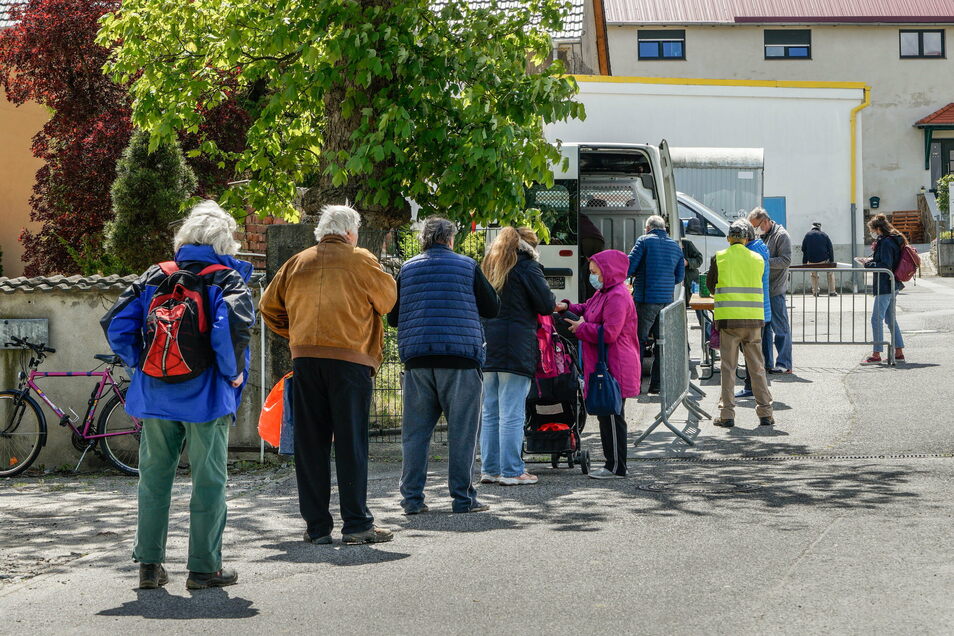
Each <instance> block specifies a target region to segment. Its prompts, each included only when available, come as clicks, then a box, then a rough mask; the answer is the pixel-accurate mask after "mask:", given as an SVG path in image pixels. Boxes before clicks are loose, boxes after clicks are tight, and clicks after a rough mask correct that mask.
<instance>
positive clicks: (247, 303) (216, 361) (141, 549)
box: [101, 201, 255, 589]
mask: <svg viewBox="0 0 954 636" xmlns="http://www.w3.org/2000/svg"><path fill="white" fill-rule="evenodd" d="M235 230H236V223H235V220H234V219H233V218H232V217H231V216H229V215H228V214H227V213H226V212H225V211H224V210H222V208H220V207H219V206H218V205H217V204H216V203H215V202H213V201H203V202H202V203H199V204H198V205H196V206H195V207H194V208H193V209H192V211H191V212H190V213H189V216H188V218H186V220H185V222H184V223H183V224H182V227H181V228H180V229H179V231H178V232H177V233H176V237H175V250H176V253H175V266H177V267H178V268H179V269H186V270H189V271H192V272H193V273H199V272H202V271H203V270H207V271H208V273H205V274H202V275H201V278H202V282H203V287H204V291H205V298H204V299H202V300H203V301H204V303H203V304H204V309H205V313H206V315H205V316H201V317H199V319H198V320H199V322H206V321H207V327H206V330H205V331H204V332H202V331H201V330H200V333H204V334H207V337H208V338H209V344H210V345H211V354H210V355H209V357H210V358H211V359H210V360H207V363H208V365H209V366H208V367H207V368H206V369H205V370H204V371H201V372H198V368H197V369H196V373H198V375H195V377H191V379H186V380H184V381H180V382H170V381H169V380H168V379H163V378H160V377H154V376H156V373H155V372H154V371H153V370H152V369H151V368H150V367H149V366H145V367H144V364H146V365H148V364H149V363H150V361H151V358H150V359H149V360H144V358H148V357H149V356H147V355H146V350H147V345H146V342H145V338H146V334H147V329H148V325H147V316H148V315H149V313H150V304H151V303H152V300H153V296H154V295H155V293H156V290H157V288H158V287H159V285H160V284H161V283H162V282H163V281H164V280H165V279H166V278H167V276H168V274H167V273H166V272H168V271H170V270H172V269H174V267H173V266H171V264H169V263H164V264H163V266H160V265H153V266H152V267H150V268H149V269H148V270H146V272H145V273H144V274H143V275H142V276H140V277H139V278H138V279H137V280H136V281H135V282H134V283H133V284H132V285H131V286H130V287H129V288H128V289H127V290H126V291H125V292H123V294H122V295H121V296H120V297H119V299H118V300H117V301H116V304H115V305H113V307H112V309H110V310H109V313H107V314H106V316H104V317H103V319H102V321H101V324H102V326H103V330H104V331H105V332H106V339H107V341H108V342H109V346H110V347H111V348H112V350H113V352H114V353H116V355H118V356H119V357H120V358H122V360H123V362H124V363H125V364H126V366H128V367H131V368H135V369H136V373H135V374H134V375H133V378H132V384H131V385H130V386H129V390H128V392H127V394H126V412H127V413H129V415H131V416H133V417H136V418H139V419H140V420H141V421H142V436H141V438H140V442H139V523H138V527H137V530H136V543H135V547H134V548H133V560H134V561H137V562H138V563H139V587H140V588H143V589H154V588H157V587H161V586H163V585H165V584H166V582H168V575H167V574H166V571H165V568H163V566H162V563H163V561H165V548H166V533H167V529H168V526H169V502H170V499H171V496H172V483H173V480H174V479H175V476H176V468H177V466H178V464H179V455H180V453H181V452H182V448H183V443H185V444H186V445H187V446H188V449H189V464H190V467H191V473H192V500H191V502H190V505H189V509H190V512H191V514H190V521H189V561H188V567H189V577H188V579H187V580H186V588H188V589H201V588H207V587H222V586H224V585H231V584H233V583H235V582H236V581H237V580H238V575H237V574H236V572H235V570H233V569H230V568H222V531H223V530H224V529H225V517H226V505H225V487H226V486H225V485H226V479H227V477H228V473H227V470H226V467H227V464H226V461H227V450H228V437H229V426H230V425H231V424H232V422H233V420H234V418H235V412H236V410H238V406H239V403H240V401H241V397H242V389H243V388H244V386H245V381H246V379H247V377H248V366H249V350H248V342H249V337H250V329H251V327H252V325H253V324H254V322H255V308H254V304H253V302H252V294H251V292H250V291H249V288H248V284H247V283H248V280H249V278H250V277H251V274H252V265H251V263H247V262H245V261H239V260H236V259H235V258H234V255H235V254H236V253H237V251H238V248H239V244H238V243H236V242H235V240H234V238H233V237H232V235H233V233H234V232H235ZM209 266H218V267H211V268H210V267H209ZM164 269H165V271H164ZM212 270H214V271H212ZM162 364H163V369H164V370H165V368H166V367H165V364H166V362H165V358H163V362H162ZM143 368H145V369H146V371H143ZM199 368H201V367H199ZM190 375H194V374H190Z"/></svg>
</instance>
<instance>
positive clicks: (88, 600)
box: [0, 279, 954, 634]
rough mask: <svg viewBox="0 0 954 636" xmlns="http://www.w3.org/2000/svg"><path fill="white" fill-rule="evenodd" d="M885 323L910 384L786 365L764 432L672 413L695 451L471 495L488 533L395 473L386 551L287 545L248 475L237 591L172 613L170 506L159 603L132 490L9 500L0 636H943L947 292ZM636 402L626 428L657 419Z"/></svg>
mask: <svg viewBox="0 0 954 636" xmlns="http://www.w3.org/2000/svg"><path fill="white" fill-rule="evenodd" d="M900 307H901V311H900V313H899V322H900V323H901V325H902V327H903V328H904V330H905V332H906V333H905V338H906V339H907V340H908V342H907V345H908V346H907V349H906V354H907V357H908V359H909V360H910V362H909V363H907V364H906V365H905V366H903V367H898V368H896V369H888V368H863V367H859V366H858V364H857V362H858V361H859V360H860V359H861V358H862V357H863V356H864V354H865V350H864V348H863V347H843V346H837V347H836V346H832V347H818V346H811V347H809V346H801V347H797V348H796V350H795V358H796V366H797V375H796V376H794V377H788V378H784V379H779V380H775V381H774V382H773V385H772V389H773V393H774V395H775V398H776V400H777V402H776V404H777V406H778V412H777V419H778V426H777V427H776V428H775V429H774V430H769V431H765V430H760V429H758V427H756V426H755V424H756V418H755V415H754V412H752V411H751V409H748V410H745V409H742V410H740V412H739V416H738V421H739V424H740V426H739V427H737V428H736V429H734V430H730V431H723V430H720V429H715V428H714V427H712V425H711V423H709V422H706V421H703V422H702V423H696V422H687V421H686V420H685V416H684V415H679V416H678V417H682V418H683V419H682V421H681V422H679V425H680V426H681V427H684V428H685V429H686V430H687V432H689V433H690V434H691V435H693V436H694V438H695V440H696V445H695V446H694V447H691V448H687V447H686V446H685V445H684V444H682V443H681V442H680V443H676V442H673V437H672V436H671V435H669V434H668V433H664V432H658V433H656V434H654V435H653V436H652V437H651V438H650V439H649V440H648V441H647V443H646V444H645V446H641V447H640V449H639V450H638V451H637V452H636V459H635V460H634V461H633V462H632V464H631V477H630V478H629V479H627V480H625V481H616V482H595V481H593V480H588V479H585V478H583V477H582V476H581V475H580V473H579V472H578V471H576V470H572V471H571V470H567V469H561V470H553V469H551V468H549V467H546V466H543V467H540V469H539V470H538V471H537V472H538V473H539V474H540V476H541V484H540V485H538V486H535V487H526V488H519V489H504V488H500V487H490V488H483V489H482V490H481V493H482V495H481V496H482V498H483V499H484V500H485V501H486V502H487V503H490V504H491V505H492V506H493V510H492V511H491V512H490V513H484V514H474V515H453V514H451V513H450V506H449V501H448V500H447V499H446V497H445V495H444V486H443V485H442V483H441V481H440V473H441V472H442V471H443V469H444V466H442V465H441V464H439V463H437V464H435V465H434V466H433V468H434V470H435V471H436V473H435V476H434V479H433V480H432V484H433V485H432V487H431V488H430V489H429V497H430V503H431V507H432V512H431V513H429V514H426V515H421V516H419V517H411V518H406V517H404V516H403V515H401V514H400V508H399V507H398V505H397V494H396V482H397V471H398V466H397V465H396V464H395V463H389V462H379V463H376V464H375V465H374V468H373V472H374V479H373V481H372V482H371V495H372V501H371V507H372V510H373V511H374V512H375V514H376V515H377V516H378V519H379V521H380V522H381V523H384V524H387V525H389V526H391V527H394V528H396V529H398V530H399V533H398V534H397V537H396V539H395V541H394V542H393V543H390V544H385V545H382V546H379V547H352V548H346V547H342V546H340V545H337V544H336V545H335V546H332V547H320V546H309V545H305V544H303V543H302V542H300V540H299V537H300V533H301V530H302V527H301V523H300V520H299V519H298V517H297V514H296V499H295V489H294V477H293V475H292V474H291V473H290V472H289V469H288V467H279V468H272V469H269V470H265V471H261V472H253V473H243V474H242V475H239V476H237V477H236V478H235V479H234V480H233V484H232V498H231V501H230V521H229V526H228V528H227V531H226V547H225V556H226V559H227V560H228V561H229V562H230V563H231V564H233V565H235V566H236V567H237V568H238V569H239V571H240V574H241V583H240V584H239V585H237V586H234V587H230V588H225V589H222V590H210V591H202V592H196V593H192V594H189V593H186V592H185V589H184V572H183V561H184V558H183V552H184V550H185V542H186V535H185V529H186V526H185V519H186V514H187V511H186V508H187V506H186V505H185V503H184V499H183V498H182V497H180V498H179V499H178V503H179V506H178V509H177V512H176V517H175V519H174V521H173V523H172V527H173V532H172V536H171V537H170V562H169V569H170V574H171V576H172V581H171V582H170V584H169V586H168V587H167V588H166V589H165V590H161V591H149V592H137V591H136V590H134V589H133V586H134V584H135V580H134V579H135V572H136V571H135V566H134V564H132V563H131V562H130V561H129V552H130V543H131V534H132V530H131V528H132V527H133V523H134V519H135V497H134V491H133V489H132V484H131V482H130V481H129V480H125V479H122V478H119V477H111V478H105V479H104V478H99V479H97V478H94V477H90V476H84V477H83V478H82V479H81V480H80V481H79V482H76V481H75V480H71V479H68V478H63V477H53V478H50V477H47V478H43V479H19V480H13V481H11V482H10V483H5V484H3V487H2V490H0V515H2V516H0V519H2V521H0V528H2V534H0V617H2V618H0V633H13V632H16V633H24V632H26V631H30V632H34V633H62V632H66V631H68V632H71V633H102V632H103V631H106V630H110V631H115V632H119V631H127V632H136V633H138V632H144V631H146V630H149V631H161V632H164V633H165V632H168V633H194V632H196V631H207V632H209V633H219V632H224V631H226V630H229V631H233V630H235V629H236V628H238V629H242V630H243V631H254V630H258V631H262V632H264V631H265V630H268V631H269V632H279V633H284V632H300V631H302V630H309V631H315V630H317V629H322V631H325V630H327V631H330V632H331V633H339V634H361V633H370V632H390V633H428V634H429V633H437V634H470V633H493V632H505V631H506V632H511V633H543V632H556V631H564V632H569V633H596V632H603V633H607V632H624V633H646V634H656V633H660V634H662V633H680V634H681V633H699V632H701V633H716V634H723V633H724V634H739V633H745V634H762V633H791V634H804V633H852V634H855V633H857V634H862V633H864V634H867V633H872V632H876V633H905V634H909V633H951V632H952V631H954V603H952V602H951V598H952V593H954V548H952V547H951V546H952V545H954V523H952V521H954V518H952V517H954V497H952V495H951V488H950V484H951V483H952V481H954V429H952V427H951V425H950V422H951V408H950V407H949V406H948V403H947V400H948V399H950V396H951V395H952V393H951V390H950V388H949V386H948V385H949V382H950V377H951V376H950V373H949V371H948V370H949V369H950V368H952V364H954V359H952V358H954V335H952V333H951V324H952V321H951V318H952V316H954V281H947V280H942V279H931V280H924V281H920V282H919V284H918V286H917V287H916V288H911V289H910V290H908V291H906V292H905V293H904V294H903V296H902V299H901V302H900ZM717 379H718V376H716V379H715V380H713V381H711V382H709V383H705V384H704V388H705V389H706V390H707V391H708V392H709V395H708V396H707V397H706V398H705V399H704V400H703V401H702V404H703V407H704V408H706V409H707V410H709V411H710V412H714V410H715V408H714V407H715V396H716V393H717V390H716V386H715V385H714V382H715V381H717ZM640 402H641V403H640V404H639V405H638V406H636V407H635V408H634V409H633V411H632V416H631V418H630V419H631V421H632V422H633V424H632V425H631V428H634V429H637V428H641V427H642V426H645V425H646V423H647V422H648V421H651V419H652V418H651V414H652V413H653V410H654V408H655V404H654V403H653V402H652V401H651V400H650V399H648V398H642V399H641V400H640ZM594 428H595V427H594V426H591V427H590V431H589V433H590V434H589V435H588V440H587V442H588V444H589V447H590V448H591V449H592V450H593V451H594V454H599V453H598V448H599V444H598V440H597V439H596V438H595V437H593V430H592V429H594ZM633 436H635V432H634V433H633ZM434 454H435V455H442V454H444V451H443V450H442V449H440V448H436V449H435V451H434ZM383 455H386V453H383ZM178 488H179V492H181V493H185V492H186V485H185V484H184V483H183V484H181V485H180V486H179V487H178ZM222 619H227V620H222Z"/></svg>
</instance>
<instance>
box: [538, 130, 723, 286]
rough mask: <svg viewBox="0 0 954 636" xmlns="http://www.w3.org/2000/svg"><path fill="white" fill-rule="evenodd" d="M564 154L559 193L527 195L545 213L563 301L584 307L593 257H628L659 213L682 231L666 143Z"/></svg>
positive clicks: (570, 149) (566, 147) (590, 147)
mask: <svg viewBox="0 0 954 636" xmlns="http://www.w3.org/2000/svg"><path fill="white" fill-rule="evenodd" d="M561 152H562V154H563V157H564V158H565V159H566V162H567V165H566V166H565V167H564V166H555V167H554V171H553V177H554V183H553V186H552V187H549V188H548V187H545V186H543V185H539V184H538V185H534V186H531V187H530V188H528V189H527V207H529V208H538V209H540V210H541V211H542V213H543V216H544V220H545V222H546V223H547V225H548V226H549V228H550V244H549V245H541V246H540V247H539V248H538V249H539V252H540V261H541V263H542V264H543V268H544V275H545V276H546V277H547V282H548V283H549V284H550V288H551V289H552V290H553V291H554V294H556V296H557V298H568V299H569V300H571V301H572V302H580V301H581V300H584V299H586V298H589V297H590V296H591V295H592V294H593V289H592V288H591V287H589V281H588V276H587V275H586V274H587V259H588V258H589V257H590V256H592V255H593V254H594V253H596V252H598V251H601V250H604V249H616V250H620V251H621V252H625V253H627V254H628V253H629V251H630V250H631V249H632V247H633V243H635V242H636V239H637V238H639V236H641V235H642V234H643V229H644V227H645V225H646V219H647V218H648V217H649V216H651V215H653V214H658V215H661V216H662V217H663V218H665V219H667V222H668V223H669V227H671V228H678V227H680V225H681V224H680V222H679V215H678V212H677V204H676V188H675V180H674V179H673V169H672V160H671V159H670V157H669V146H668V144H667V143H666V141H665V140H663V141H661V142H660V143H659V145H658V146H651V145H648V144H609V143H565V144H563V145H562V147H561ZM700 205H701V204H700ZM723 241H724V239H723Z"/></svg>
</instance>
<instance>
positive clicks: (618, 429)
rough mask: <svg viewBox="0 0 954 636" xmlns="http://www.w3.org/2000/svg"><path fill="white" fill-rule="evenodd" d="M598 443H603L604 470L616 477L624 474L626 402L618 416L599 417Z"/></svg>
mask: <svg viewBox="0 0 954 636" xmlns="http://www.w3.org/2000/svg"><path fill="white" fill-rule="evenodd" d="M596 419H597V420H598V421H599V423H600V441H602V442H603V456H604V457H605V458H606V464H605V468H606V470H608V471H610V472H611V473H616V474H617V475H625V474H626V448H627V446H626V400H623V406H622V408H620V410H619V415H600V416H598V417H597V418H596Z"/></svg>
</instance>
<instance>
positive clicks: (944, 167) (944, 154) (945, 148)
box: [941, 139, 954, 177]
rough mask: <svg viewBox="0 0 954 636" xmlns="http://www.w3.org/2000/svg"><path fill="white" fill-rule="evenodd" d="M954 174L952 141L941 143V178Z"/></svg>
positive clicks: (953, 140) (953, 141) (953, 147)
mask: <svg viewBox="0 0 954 636" xmlns="http://www.w3.org/2000/svg"><path fill="white" fill-rule="evenodd" d="M952 172H954V139H944V140H942V141H941V176H942V177H943V176H945V175H949V174H951V173H952Z"/></svg>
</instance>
